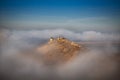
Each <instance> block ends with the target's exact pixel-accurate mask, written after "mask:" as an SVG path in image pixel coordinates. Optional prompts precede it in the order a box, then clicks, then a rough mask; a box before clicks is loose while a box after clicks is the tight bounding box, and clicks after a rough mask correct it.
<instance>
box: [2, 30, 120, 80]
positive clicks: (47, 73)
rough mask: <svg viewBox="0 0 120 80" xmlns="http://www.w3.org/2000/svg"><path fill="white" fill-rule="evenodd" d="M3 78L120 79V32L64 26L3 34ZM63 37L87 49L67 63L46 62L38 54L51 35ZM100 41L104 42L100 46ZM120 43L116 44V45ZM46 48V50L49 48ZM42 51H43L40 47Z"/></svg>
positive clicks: (27, 79) (47, 79)
mask: <svg viewBox="0 0 120 80" xmlns="http://www.w3.org/2000/svg"><path fill="white" fill-rule="evenodd" d="M0 34H1V35H0V48H1V54H0V79H1V80H8V79H9V80H40V79H44V80H50V79H51V80H52V79H53V80H54V79H55V80H115V79H120V77H119V74H120V68H119V67H120V63H119V61H120V54H119V40H120V36H119V34H113V33H101V32H96V31H85V32H80V33H76V32H73V31H69V30H65V29H53V30H41V31H40V30H30V31H10V30H6V29H4V30H1V33H0ZM58 36H63V37H65V38H68V39H70V40H73V41H77V42H81V43H82V42H88V43H90V42H95V43H94V44H89V45H88V44H82V45H83V46H84V47H85V48H86V50H85V51H83V52H80V54H79V56H77V57H76V58H75V59H73V60H72V61H69V62H67V63H65V64H58V65H46V64H44V63H43V60H42V55H37V54H36V48H37V47H41V46H42V45H44V43H46V42H47V41H48V39H49V38H50V37H58ZM98 42H104V43H103V45H102V46H101V45H100V44H98ZM114 42H117V44H114ZM46 50H47V49H46ZM41 53H42V50H41Z"/></svg>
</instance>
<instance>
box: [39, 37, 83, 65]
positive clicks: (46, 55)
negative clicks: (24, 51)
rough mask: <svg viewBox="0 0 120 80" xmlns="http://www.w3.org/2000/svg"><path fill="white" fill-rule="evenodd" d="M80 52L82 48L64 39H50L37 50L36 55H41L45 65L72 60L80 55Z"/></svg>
mask: <svg viewBox="0 0 120 80" xmlns="http://www.w3.org/2000/svg"><path fill="white" fill-rule="evenodd" d="M80 50H82V46H81V45H80V44H78V43H75V42H73V41H70V40H68V39H66V38H64V37H58V38H53V37H51V38H50V39H49V41H48V42H47V43H46V44H44V45H42V46H40V47H38V48H37V53H38V54H42V56H43V57H42V58H43V61H45V63H46V64H56V63H64V62H67V61H69V60H71V59H73V58H74V57H75V56H77V55H78V54H79V53H80Z"/></svg>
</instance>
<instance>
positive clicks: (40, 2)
mask: <svg viewBox="0 0 120 80" xmlns="http://www.w3.org/2000/svg"><path fill="white" fill-rule="evenodd" d="M119 3H120V1H119V0H3V1H2V0H1V2H0V17H1V18H0V21H1V26H4V27H9V28H14V29H53V28H65V29H70V30H75V31H85V30H95V31H103V32H105V31H108V32H112V31H113V32H118V31H119V30H120V28H119V25H120V24H119V21H120V19H119V18H120V15H119V14H120V5H119Z"/></svg>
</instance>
